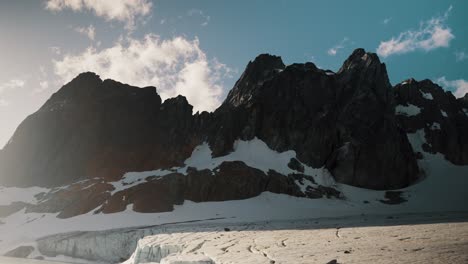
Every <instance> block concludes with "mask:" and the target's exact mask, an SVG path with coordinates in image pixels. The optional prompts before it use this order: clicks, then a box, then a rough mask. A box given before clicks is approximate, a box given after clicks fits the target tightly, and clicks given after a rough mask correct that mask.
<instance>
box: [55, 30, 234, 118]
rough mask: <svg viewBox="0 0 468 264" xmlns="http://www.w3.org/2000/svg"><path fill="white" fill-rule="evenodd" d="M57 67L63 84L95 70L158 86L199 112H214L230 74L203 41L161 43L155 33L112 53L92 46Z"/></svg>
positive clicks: (121, 43)
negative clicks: (209, 55)
mask: <svg viewBox="0 0 468 264" xmlns="http://www.w3.org/2000/svg"><path fill="white" fill-rule="evenodd" d="M53 63H54V68H55V74H56V75H58V76H59V77H60V78H61V79H62V81H64V82H67V81H70V80H71V79H72V78H74V77H75V76H76V75H77V74H79V73H81V72H84V71H94V72H96V73H97V74H99V75H101V77H103V78H112V79H115V80H118V81H121V82H125V83H129V84H133V85H138V86H148V85H154V86H156V87H157V88H158V93H159V94H160V95H161V97H162V98H163V99H166V98H169V97H174V96H176V95H179V94H181V95H184V96H186V97H187V99H188V101H189V102H190V103H191V104H192V105H193V106H194V110H195V111H203V110H207V111H211V110H214V109H215V108H216V107H217V106H219V104H220V103H221V96H222V93H223V89H222V83H223V80H224V79H225V78H229V74H230V71H231V70H230V68H229V67H227V66H226V65H224V64H222V63H220V62H218V61H217V60H216V59H211V60H210V59H208V58H207V55H206V54H205V52H203V50H201V48H200V44H199V41H198V39H194V40H188V39H186V38H184V37H175V38H173V39H168V40H162V39H160V37H159V36H157V35H152V34H148V35H146V36H145V37H144V39H142V40H139V39H133V38H130V37H128V38H126V39H122V40H119V41H118V42H117V43H115V45H114V46H112V47H110V48H107V49H102V50H97V49H96V48H95V47H89V48H88V49H87V50H86V51H84V52H83V53H80V54H75V55H73V54H66V55H65V56H64V57H63V58H62V59H60V60H56V61H54V62H53ZM129 69H131V70H129Z"/></svg>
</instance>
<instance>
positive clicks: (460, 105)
mask: <svg viewBox="0 0 468 264" xmlns="http://www.w3.org/2000/svg"><path fill="white" fill-rule="evenodd" d="M395 98H396V102H397V104H398V105H399V106H400V107H401V106H403V107H411V108H412V109H414V111H413V112H412V113H406V112H404V111H400V112H399V111H397V118H398V122H399V123H400V124H401V126H402V127H403V128H404V129H405V131H406V132H407V133H414V132H415V131H417V130H423V131H424V135H425V138H426V141H427V144H425V145H423V149H424V151H427V152H430V153H442V154H443V155H444V156H445V158H446V159H448V160H449V161H451V162H452V163H454V164H457V165H467V164H468V138H467V137H466V135H467V134H468V111H467V110H466V109H467V107H466V102H467V100H466V98H467V96H465V97H464V98H460V99H458V100H457V99H456V98H455V97H454V96H453V94H452V93H450V92H446V91H444V90H443V89H442V88H441V87H440V86H438V85H436V84H434V83H433V82H431V81H430V80H423V81H420V82H418V81H416V80H414V79H409V80H407V81H404V82H402V83H400V84H397V85H396V86H395ZM403 109H404V108H403ZM397 110H398V109H397Z"/></svg>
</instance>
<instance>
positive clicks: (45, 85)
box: [32, 81, 49, 95]
mask: <svg viewBox="0 0 468 264" xmlns="http://www.w3.org/2000/svg"><path fill="white" fill-rule="evenodd" d="M48 89H49V82H48V81H39V87H37V88H35V89H33V90H32V94H33V95H34V94H39V93H42V92H44V91H47V90H48Z"/></svg>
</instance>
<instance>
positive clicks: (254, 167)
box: [0, 49, 468, 217]
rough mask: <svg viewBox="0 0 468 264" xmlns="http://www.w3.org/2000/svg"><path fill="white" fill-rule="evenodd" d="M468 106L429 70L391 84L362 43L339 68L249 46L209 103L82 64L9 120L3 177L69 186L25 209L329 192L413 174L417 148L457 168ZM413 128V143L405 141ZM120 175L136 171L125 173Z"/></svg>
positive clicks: (395, 184) (111, 208) (65, 211)
mask: <svg viewBox="0 0 468 264" xmlns="http://www.w3.org/2000/svg"><path fill="white" fill-rule="evenodd" d="M467 115H468V106H467V103H466V98H465V99H463V98H462V99H458V100H457V99H455V97H453V95H452V94H451V93H449V92H444V91H443V90H442V89H441V88H440V87H439V86H437V85H436V84H434V83H432V82H430V81H428V80H424V81H421V82H417V81H415V80H409V81H405V82H402V83H400V84H398V85H396V86H395V87H392V86H391V85H390V82H389V80H388V76H387V70H386V67H385V64H383V63H381V62H380V60H379V58H378V56H377V55H376V54H374V53H369V52H366V51H364V50H363V49H357V50H355V51H354V52H353V53H352V54H351V55H350V56H349V58H348V59H347V60H346V61H345V62H344V64H343V66H342V67H341V68H340V70H339V71H338V72H337V73H333V72H331V71H328V70H322V69H319V68H317V67H316V66H315V65H314V64H313V63H310V62H308V63H304V64H299V63H296V64H292V65H288V66H285V65H284V63H283V62H282V60H281V58H280V57H277V56H272V55H269V54H262V55H259V56H258V57H257V58H256V59H255V60H253V61H251V62H249V64H248V65H247V67H246V69H245V71H244V73H243V74H242V75H241V77H240V79H239V80H238V81H237V83H236V84H235V86H234V88H233V89H232V90H231V91H230V92H229V94H228V96H227V98H226V100H225V101H224V103H223V104H222V105H221V106H220V107H219V108H218V109H217V110H216V111H214V112H213V113H207V112H203V113H196V114H193V113H192V106H191V105H190V104H189V103H188V102H187V100H186V98H185V97H183V96H178V97H176V98H171V99H168V100H166V101H164V102H162V100H161V98H160V96H159V95H158V94H157V90H156V88H155V87H146V88H138V87H134V86H130V85H126V84H122V83H119V82H116V81H113V80H104V81H103V80H101V79H100V78H99V76H98V75H96V74H94V73H83V74H80V75H79V76H78V77H76V78H75V79H73V80H72V81H71V82H69V83H68V84H66V85H64V86H63V87H62V88H61V89H60V90H59V91H58V92H57V93H55V94H54V95H53V96H52V97H51V98H50V99H49V100H48V101H47V102H46V103H45V104H44V106H42V107H41V108H40V109H39V111H37V112H36V113H34V114H32V115H31V116H29V117H28V118H27V119H26V120H25V121H24V122H23V123H22V124H21V125H20V126H19V127H18V129H17V131H16V132H15V134H14V135H13V137H12V139H11V140H10V143H9V144H7V145H6V146H5V148H4V149H3V150H1V152H0V184H1V185H5V186H23V187H24V186H42V187H48V188H53V187H58V186H74V187H73V188H72V187H69V188H62V189H60V191H59V193H60V194H57V193H54V194H49V196H48V199H44V201H43V202H42V203H39V204H38V205H34V206H31V207H28V210H30V211H35V212H44V211H47V212H61V214H62V215H61V216H62V217H69V216H73V215H77V214H82V213H87V212H89V211H90V210H92V209H94V208H98V209H97V212H116V211H122V210H124V209H125V207H126V205H128V204H130V203H133V204H134V208H136V210H137V211H141V212H147V211H167V210H171V208H172V206H173V205H176V204H180V203H182V202H183V201H184V200H186V199H188V200H192V201H224V200H233V199H244V198H249V197H253V196H256V195H259V194H260V193H262V192H264V191H270V192H276V193H284V194H288V195H293V196H299V197H308V198H320V197H337V198H339V197H342V195H341V194H340V191H338V190H336V189H335V188H334V187H333V182H334V181H336V182H338V183H344V184H348V185H352V186H356V187H361V188H368V189H376V190H389V189H399V188H403V187H406V186H409V185H411V184H413V183H415V182H416V181H418V180H420V179H421V177H422V175H424V173H425V172H424V169H423V168H420V167H419V166H418V159H421V158H422V156H423V153H422V152H424V151H427V152H430V153H440V154H442V155H443V156H444V157H445V158H446V159H447V160H449V161H451V162H452V163H454V164H458V165H466V164H468V142H467V140H466V138H465V137H463V136H462V135H466V134H468V116H467ZM416 131H423V132H421V133H424V137H425V140H426V141H427V143H426V144H425V145H424V146H423V149H416V148H414V145H412V144H411V142H410V138H409V137H408V133H415V132H416ZM272 153H277V154H274V155H273V154H272ZM271 155H273V156H271ZM275 155H279V156H275ZM275 157H281V158H278V160H276V158H275ZM283 163H284V164H283ZM279 164H283V165H284V166H283V165H281V166H283V167H281V166H280V165H279ZM278 166H279V167H278ZM130 172H145V173H143V174H139V175H140V176H139V177H142V178H138V181H136V180H135V181H130V180H129V179H128V178H127V177H128V173H130ZM318 174H320V175H323V177H324V178H327V179H329V180H328V181H322V180H319V179H318V178H316V177H317V175H318ZM142 175H143V176H142ZM83 182H85V183H86V182H87V183H92V184H91V185H90V186H91V187H87V188H84V187H83V186H81V185H80V184H83ZM116 182H121V183H122V182H123V183H125V184H123V183H122V184H123V185H118V186H120V187H118V186H117V185H116ZM137 182H138V184H136V183H137ZM330 182H331V183H330ZM309 183H310V184H309ZM77 184H78V185H77ZM124 186H125V187H124ZM119 188H120V189H119ZM60 197H62V198H63V197H67V199H66V200H64V199H62V198H60ZM125 197H126V198H125ZM66 201H74V202H70V203H68V202H66ZM148 201H153V202H152V203H151V204H148ZM154 201H156V202H154ZM24 206H27V205H24Z"/></svg>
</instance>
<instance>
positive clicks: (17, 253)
mask: <svg viewBox="0 0 468 264" xmlns="http://www.w3.org/2000/svg"><path fill="white" fill-rule="evenodd" d="M33 251H34V247H33V246H20V247H17V248H15V249H13V250H11V251H8V252H7V253H5V254H4V256H5V257H12V258H27V257H28V256H29V255H30V254H31V253H32V252H33Z"/></svg>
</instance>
